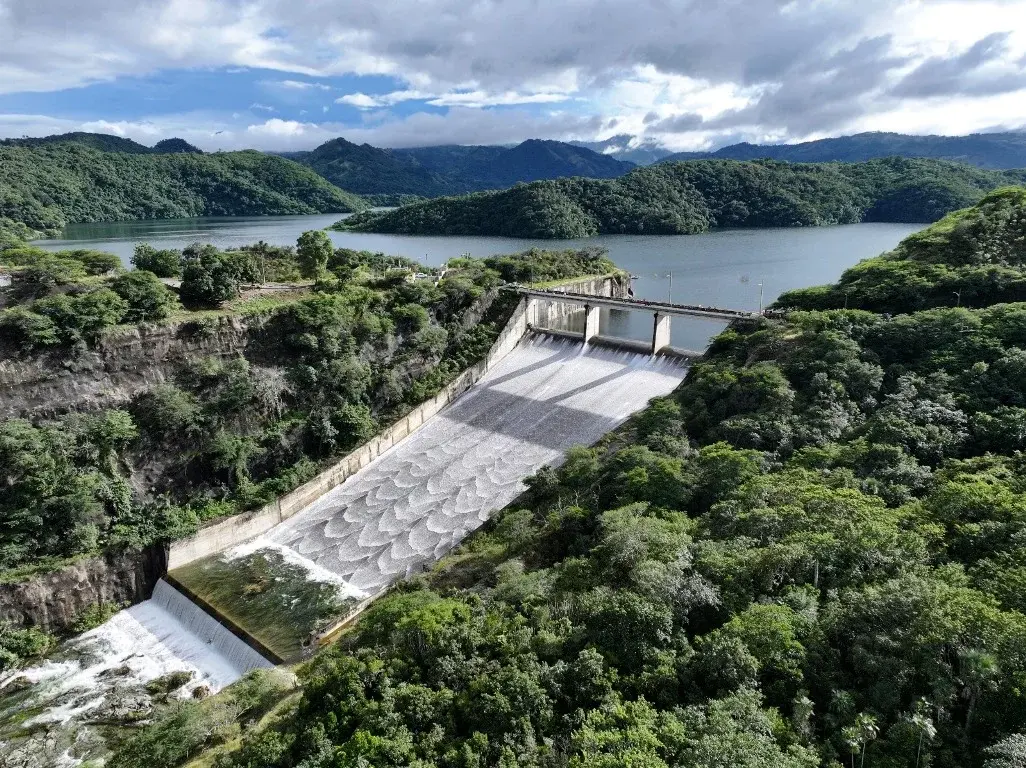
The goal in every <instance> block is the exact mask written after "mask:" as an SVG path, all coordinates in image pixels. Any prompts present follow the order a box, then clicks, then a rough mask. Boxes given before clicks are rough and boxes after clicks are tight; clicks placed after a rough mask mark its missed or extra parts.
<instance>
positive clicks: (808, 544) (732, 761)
mask: <svg viewBox="0 0 1026 768" xmlns="http://www.w3.org/2000/svg"><path fill="white" fill-rule="evenodd" d="M1024 194H1026V193H1023V192H1022V191H1021V190H1016V191H1014V192H1001V193H998V194H995V195H993V196H990V197H988V198H987V200H985V201H984V202H983V203H982V204H981V205H980V206H978V207H977V208H975V209H974V210H972V211H968V212H962V213H960V214H958V215H956V216H953V217H951V218H949V219H946V220H945V221H944V222H943V223H942V224H941V225H938V226H937V227H934V228H932V229H930V230H927V232H926V233H922V234H919V235H914V236H912V237H911V238H909V239H907V240H906V241H905V242H904V243H903V244H902V245H901V246H900V247H899V248H898V249H897V251H896V253H898V254H901V255H903V257H904V258H905V260H906V261H909V262H915V263H922V264H929V265H935V266H943V267H945V268H949V269H957V268H961V267H963V266H967V265H969V266H971V265H975V264H981V263H986V264H1007V265H1017V264H1020V263H1022V261H1023V237H1022V235H1021V234H1020V233H1021V232H1022V229H1021V226H1022V225H1021V222H1022V221H1023V220H1026V196H1024ZM919 285H920V287H921V288H922V289H923V290H926V291H929V290H931V286H930V283H929V278H928V277H926V278H923V279H922V280H920V281H919ZM984 303H987V302H986V300H981V306H980V307H979V308H974V309H967V308H965V307H960V308H954V307H949V308H944V309H931V310H927V311H921V312H914V313H909V314H904V315H901V316H897V317H890V316H888V315H885V314H877V313H873V312H867V311H863V310H851V309H849V310H843V309H841V310H830V311H810V312H797V313H792V314H790V315H788V316H786V317H776V318H763V319H760V320H759V321H757V322H751V323H746V324H739V325H737V326H735V327H732V328H730V329H728V330H727V331H725V332H724V333H723V334H721V335H720V336H719V337H718V338H717V339H716V340H715V342H714V343H713V345H712V347H711V349H710V350H709V352H708V354H707V355H706V357H705V358H704V359H703V360H701V361H699V362H697V363H696V364H695V365H694V366H693V367H692V368H691V370H690V372H689V374H688V377H687V379H686V381H685V382H684V383H683V384H682V385H681V387H680V388H679V389H678V390H677V391H676V392H675V393H674V394H673V395H671V396H670V397H666V398H661V399H659V400H657V401H655V402H653V404H652V405H651V406H650V407H649V408H648V409H647V410H645V411H644V412H642V413H640V414H638V415H637V416H636V417H634V418H633V419H631V421H630V422H628V423H627V424H626V425H625V426H624V427H623V428H622V429H620V430H619V431H618V432H617V433H616V434H614V435H613V436H611V437H610V438H608V439H606V440H605V441H603V442H602V443H601V444H600V445H599V446H597V447H594V448H584V447H580V448H576V449H574V450H572V451H571V452H570V454H569V456H568V457H567V460H566V462H565V463H564V464H563V465H562V466H561V467H559V468H557V469H545V470H543V471H541V472H539V473H538V474H537V475H536V476H535V477H534V478H532V479H531V480H530V481H529V482H528V492H527V493H526V495H525V496H523V497H521V498H520V499H518V500H517V501H516V503H515V504H514V505H512V506H511V507H509V508H507V509H506V510H504V511H503V512H501V513H500V514H499V515H497V516H496V517H495V518H494V519H493V520H492V521H491V522H490V523H489V524H488V526H486V528H485V529H483V530H481V531H479V532H477V533H475V534H473V535H471V536H470V537H469V538H468V539H467V540H466V541H465V542H464V543H463V544H462V546H461V547H460V548H458V549H457V550H456V551H454V552H453V553H451V554H450V555H449V556H447V557H445V558H443V559H442V561H441V562H440V563H439V564H438V565H437V566H436V567H435V568H433V569H432V570H431V572H429V573H427V574H424V575H421V576H417V577H415V578H414V579H412V580H411V581H410V582H407V583H405V584H403V585H401V586H399V587H397V588H396V589H394V590H393V591H392V592H391V593H390V594H388V595H386V596H385V597H384V598H382V599H381V600H380V601H378V602H377V603H376V604H375V605H373V606H372V607H371V608H370V609H369V610H368V611H367V612H366V613H365V614H363V616H362V617H361V619H360V620H359V622H358V624H357V625H356V627H355V628H354V629H353V630H352V631H350V632H348V633H347V634H344V635H343V636H342V638H341V639H340V641H339V642H338V643H337V645H335V646H334V647H331V648H328V649H325V650H323V651H321V652H320V653H319V654H318V656H316V657H315V658H314V660H313V661H312V662H310V663H309V664H307V665H305V666H304V668H302V669H301V670H300V673H299V675H300V683H301V685H302V691H301V693H296V692H294V691H293V690H292V689H291V688H284V687H280V688H279V691H278V692H277V693H275V694H269V695H268V700H269V701H271V702H274V701H280V702H281V705H280V707H279V709H278V710H277V715H276V716H275V717H270V718H267V719H266V720H264V721H263V722H262V723H257V717H258V716H259V713H260V712H262V711H266V710H267V709H268V708H269V707H270V706H271V704H268V703H266V702H265V703H264V705H263V707H264V709H263V710H260V709H258V708H256V707H255V706H254V705H252V704H247V703H246V702H247V691H249V690H252V688H253V686H255V685H256V684H257V683H258V682H259V681H261V680H263V679H265V678H262V677H261V676H260V675H256V676H253V677H252V678H250V679H249V680H247V682H245V683H243V684H240V685H238V686H235V687H232V688H229V689H228V690H227V691H226V692H223V693H221V694H219V695H218V696H216V697H213V698H211V699H209V700H207V701H204V702H200V703H198V704H196V703H190V704H188V705H186V706H183V705H181V704H178V703H176V704H175V705H173V706H169V707H168V708H167V709H166V711H165V713H164V714H163V715H162V716H160V717H158V718H156V719H155V720H154V722H153V723H152V724H150V725H148V726H146V727H144V728H143V729H141V730H140V731H139V732H138V733H137V734H136V735H135V736H134V737H133V738H132V739H130V740H129V741H128V742H127V743H126V744H125V745H124V746H123V747H122V748H121V749H120V750H119V751H118V752H117V753H116V754H115V755H114V757H113V759H112V760H111V761H110V763H109V764H110V765H112V766H113V767H114V768H147V767H148V766H150V765H152V764H153V763H152V761H153V760H154V759H156V758H157V757H158V756H159V757H161V758H163V759H164V760H165V762H163V763H162V764H163V765H167V766H172V765H178V764H181V763H184V762H185V761H186V760H187V759H188V758H189V757H191V756H192V755H194V754H195V752H196V751H200V750H204V749H206V750H210V749H212V748H213V749H215V750H217V751H219V752H221V753H222V754H221V755H219V756H217V757H216V759H215V756H214V755H213V754H210V753H209V752H208V753H207V754H206V755H204V756H203V760H204V764H207V765H210V764H216V765H217V766H218V768H252V767H253V766H261V768H264V767H266V768H292V767H295V766H303V767H304V768H328V767H329V766H356V765H369V766H376V768H400V766H402V767H404V768H405V767H406V766H418V768H428V766H439V767H441V766H446V767H447V768H448V767H457V766H459V767H460V768H463V767H464V766H525V767H528V768H551V767H555V766H559V767H560V768H594V767H598V768H614V767H616V768H619V767H620V766H639V767H641V766H643V767H644V768H670V767H671V766H681V767H687V768H721V767H726V766H730V767H731V768H766V766H774V767H775V768H839V767H840V766H859V767H860V768H861V767H863V766H873V767H874V768H910V767H913V766H914V767H916V768H925V767H926V766H929V767H931V768H1015V766H1020V765H1022V764H1023V762H1022V760H1023V756H1024V755H1026V734H1024V730H1026V725H1024V724H1026V689H1024V686H1023V680H1026V653H1024V649H1026V613H1024V612H1026V598H1024V595H1026V556H1024V549H1023V546H1022V545H1023V542H1024V541H1026V503H1024V499H1026V481H1024V477H1026V454H1024V453H1023V451H1024V450H1026V428H1024V427H1026V383H1024V381H1026V380H1024V370H1026V363H1024V361H1026V304H1021V303H1020V304H1000V305H992V304H991V305H987V306H983V304H984ZM247 707H249V709H248V710H247ZM226 711H228V712H239V711H243V712H250V714H242V715H239V716H237V720H238V722H239V724H240V726H241V728H242V733H243V735H242V739H241V745H240V742H239V741H238V740H236V735H237V733H238V731H237V730H231V731H228V729H224V730H225V731H226V732H227V733H228V734H230V735H226V736H225V737H223V738H221V739H218V740H216V741H215V742H214V743H215V746H213V747H212V743H211V740H209V739H207V740H204V739H206V736H205V734H208V733H211V732H212V731H213V729H215V728H217V727H222V728H223V726H220V724H221V723H223V720H224V713H225V712H226ZM254 711H255V712H256V713H257V715H256V716H254V715H253V714H251V713H252V712H254ZM168 755H171V756H172V757H170V758H168V757H165V756H168ZM175 755H177V756H178V757H175Z"/></svg>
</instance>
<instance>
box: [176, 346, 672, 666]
mask: <svg viewBox="0 0 1026 768" xmlns="http://www.w3.org/2000/svg"><path fill="white" fill-rule="evenodd" d="M685 373H686V364H685V363H683V362H682V361H680V360H675V359H672V358H665V357H652V356H650V355H646V354H639V353H637V352H633V351H624V350H617V349H610V348H603V347H595V346H583V345H582V344H581V343H580V342H575V341H572V340H567V339H558V338H552V337H548V336H544V335H537V336H529V337H528V338H526V339H525V340H524V341H522V342H521V344H520V345H519V346H518V347H517V348H516V349H515V350H514V351H513V352H511V353H510V354H509V355H508V356H507V357H506V358H505V359H504V360H502V361H501V362H500V363H499V364H498V365H497V366H495V367H494V368H493V369H492V370H491V371H490V372H489V373H488V374H487V375H486V376H485V377H484V378H483V379H482V380H481V381H480V382H479V383H478V384H477V385H476V386H475V387H474V388H473V389H471V390H470V391H469V392H467V393H466V394H465V395H464V396H463V397H462V398H460V399H459V400H458V401H457V402H456V403H454V404H453V405H451V406H449V407H448V408H446V409H445V410H444V411H442V412H441V413H440V414H438V415H437V416H436V417H434V418H433V419H431V420H430V421H429V422H427V423H426V424H425V425H424V426H423V427H422V428H421V429H420V430H418V431H417V432H415V433H414V434H413V435H411V436H410V437H408V438H406V439H405V440H403V441H402V442H400V443H399V444H397V445H396V446H394V447H393V448H392V449H390V450H389V451H387V452H386V453H384V454H382V455H381V456H380V457H379V458H378V459H376V460H375V461H374V462H372V463H371V464H369V465H368V466H367V467H365V468H364V469H362V470H361V471H360V472H358V473H357V474H356V475H354V476H353V477H351V478H350V479H349V480H347V481H346V482H345V483H343V484H342V485H340V486H339V487H337V488H336V489H334V490H333V491H330V492H329V493H327V494H325V495H324V496H323V497H321V498H320V499H319V500H317V501H316V502H314V503H313V504H311V505H310V506H309V507H307V508H306V509H304V510H302V511H301V512H299V513H298V514H296V515H295V516H294V517H292V518H291V519H289V520H287V521H285V522H284V523H282V524H280V525H279V526H277V527H276V528H274V529H272V530H271V531H269V532H268V533H267V534H265V535H264V536H262V537H260V538H258V539H256V540H255V541H253V542H250V543H249V544H247V545H243V546H242V547H240V548H237V549H236V550H234V551H232V552H229V553H226V554H224V555H221V556H216V557H213V558H208V559H206V560H201V561H198V562H197V563H194V564H190V565H189V566H186V567H184V568H182V569H179V570H177V571H174V572H172V575H173V577H174V578H175V579H176V580H177V581H178V582H180V583H182V584H183V585H184V586H185V587H187V588H188V589H189V590H190V591H191V592H193V593H195V594H197V595H199V596H201V597H202V598H203V600H204V601H205V602H207V603H208V604H209V605H212V606H213V607H214V608H215V609H216V610H217V611H219V612H220V613H222V614H223V615H224V616H226V617H227V618H229V619H231V621H232V622H234V623H235V624H236V625H238V626H241V627H242V628H243V629H244V630H245V631H247V632H250V633H251V634H252V635H253V636H254V637H255V638H257V639H258V640H259V641H260V642H261V643H263V644H264V645H266V646H267V647H269V648H272V649H273V650H274V651H275V652H276V653H278V654H280V655H281V657H282V658H287V659H288V658H296V657H297V655H298V654H299V653H301V648H300V647H299V645H297V644H298V643H300V642H301V641H302V638H303V636H304V635H308V634H309V633H311V632H315V631H316V630H317V629H318V628H323V623H324V620H325V619H326V615H325V614H326V613H331V612H332V611H336V612H337V611H339V610H341V611H343V612H344V611H345V610H346V609H347V608H351V607H353V606H354V605H355V604H356V603H358V602H359V601H360V600H362V599H364V598H365V597H367V596H370V595H373V594H376V593H378V592H380V591H381V590H382V589H383V588H385V587H387V586H388V585H389V584H390V583H392V582H394V581H395V580H397V579H400V578H403V577H405V576H407V575H409V574H412V573H416V572H418V571H420V570H422V569H423V568H424V567H425V565H427V564H429V563H431V562H434V561H435V560H437V559H438V558H440V557H441V556H442V555H444V554H445V553H446V552H447V551H449V550H450V549H451V548H452V547H454V546H455V545H456V544H458V543H459V542H460V541H461V540H462V539H463V538H464V537H465V536H466V535H467V534H468V533H470V532H471V531H473V530H474V529H476V528H478V527H479V526H480V525H481V524H482V523H483V522H485V520H487V519H488V517H489V516H490V515H491V514H493V513H494V512H496V511H497V510H499V509H501V508H502V507H504V506H506V505H507V504H509V503H510V502H511V501H513V500H514V499H515V498H516V497H517V496H518V495H519V494H520V493H521V492H522V491H523V490H524V487H525V486H524V480H525V478H527V477H529V476H530V475H532V474H534V473H535V472H536V471H537V470H538V469H540V468H541V467H542V466H544V465H546V464H549V465H554V464H558V463H559V462H560V461H561V460H562V458H563V456H564V455H565V453H566V451H567V449H568V448H570V447H571V446H574V445H578V444H585V445H587V444H590V443H593V442H595V441H596V440H598V439H599V438H600V437H601V436H602V435H604V434H605V433H607V432H609V431H610V430H611V429H613V428H614V427H616V426H617V425H618V424H620V423H622V422H623V421H624V420H625V419H626V418H627V417H628V416H630V415H631V414H632V413H634V412H636V411H638V410H640V409H642V408H644V407H645V405H646V404H647V403H648V401H649V400H650V399H651V398H653V397H656V396H659V395H666V394H668V393H669V392H671V391H672V390H673V389H674V388H675V387H676V386H677V385H678V384H679V383H680V382H681V380H682V379H683V377H684V375H685ZM255 561H256V565H254V562H255ZM282 569H286V570H288V569H291V571H292V574H291V577H290V576H289V575H288V574H283V570H282ZM297 573H301V578H297V577H296V574H297ZM309 582H314V584H313V585H311V584H310V583H309ZM254 584H255V585H256V586H254ZM324 585H331V586H330V589H332V590H334V591H335V593H336V595H337V596H339V597H340V599H341V601H340V602H338V603H337V604H336V605H335V606H333V605H332V603H331V600H330V599H329V597H328V595H327V592H326V590H327V589H328V587H326V586H324ZM311 603H318V604H319V606H318V608H317V609H316V610H314V609H312V608H311V609H309V610H308V607H309V606H308V604H311ZM278 612H284V613H286V614H287V615H284V616H280V617H275V616H274V614H275V613H278ZM335 618H337V616H336V617H335Z"/></svg>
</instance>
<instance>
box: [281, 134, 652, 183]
mask: <svg viewBox="0 0 1026 768" xmlns="http://www.w3.org/2000/svg"><path fill="white" fill-rule="evenodd" d="M286 157H288V158H289V159H291V160H295V161H296V162H298V163H301V164H303V165H306V166H308V167H310V168H312V169H313V170H314V171H316V172H317V173H318V174H320V175H321V176H323V177H324V178H325V179H327V180H328V181H330V182H331V183H332V184H335V185H336V186H339V187H341V188H342V189H345V190H347V191H349V192H356V193H357V194H364V195H374V194H389V195H397V194H398V195H403V194H405V195H419V196H422V197H438V196H440V195H453V194H463V193H465V192H477V191H481V190H487V189H504V188H506V187H510V186H513V185H514V184H516V183H518V182H521V181H538V180H541V179H556V178H560V177H564V176H587V177H590V178H596V179H612V178H617V177H619V176H623V175H624V174H625V173H627V172H628V171H630V170H631V169H632V168H634V164H633V163H629V162H624V161H622V160H617V159H616V158H614V157H610V156H608V155H603V154H600V153H598V152H594V151H592V150H590V149H588V148H586V147H580V146H576V145H573V144H567V143H565V142H561V141H545V140H541V139H530V140H528V141H525V142H523V143H521V144H518V145H517V146H515V147H496V146H459V145H449V146H438V147H417V148H412V149H380V148H378V147H372V146H371V145H370V144H354V143H352V142H350V141H346V140H345V139H343V138H338V139H332V140H331V141H329V142H326V143H324V144H322V145H321V146H319V147H317V148H316V149H314V150H312V151H310V152H292V153H288V154H287V155H286Z"/></svg>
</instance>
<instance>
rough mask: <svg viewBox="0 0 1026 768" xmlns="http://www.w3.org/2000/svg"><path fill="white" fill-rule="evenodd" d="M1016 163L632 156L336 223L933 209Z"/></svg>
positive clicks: (902, 213)
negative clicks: (585, 174) (595, 175)
mask: <svg viewBox="0 0 1026 768" xmlns="http://www.w3.org/2000/svg"><path fill="white" fill-rule="evenodd" d="M1024 178H1026V171H983V170H979V169H977V168H972V167H970V166H965V165H959V164H955V163H947V162H942V161H938V160H909V159H902V158H888V159H884V160H873V161H870V162H867V163H855V164H840V163H830V164H790V163H781V162H773V161H758V162H738V161H731V160H698V161H691V162H678V163H660V164H658V165H655V166H650V167H647V168H638V169H636V170H634V171H632V172H631V173H629V174H627V175H626V176H623V177H622V178H619V179H612V180H601V179H586V178H565V179H556V180H552V181H540V182H534V183H531V184H521V185H517V186H515V187H513V188H512V189H508V190H504V191H501V192H488V193H478V194H470V195H464V196H459V197H447V198H441V199H437V200H430V201H425V202H421V203H415V204H412V205H407V206H403V207H401V208H399V209H397V210H394V211H388V212H379V213H371V212H367V213H364V214H361V215H358V216H354V217H352V218H349V219H347V220H345V221H343V222H339V224H338V225H337V226H338V227H339V228H340V229H353V230H358V231H369V232H395V233H404V234H439V235H443V234H444V235H503V236H510V237H548V238H576V237H589V236H591V235H596V234H628V233H629V234H641V233H644V234H674V235H676V234H694V233H697V232H704V231H706V230H708V229H710V228H712V227H794V226H818V225H824V224H839V223H840V224H843V223H851V222H858V221H897V222H927V221H935V220H937V219H938V218H940V217H941V216H943V215H944V214H946V213H948V212H949V211H952V210H956V209H958V208H962V207H964V206H967V205H972V204H973V203H975V202H976V201H977V200H979V199H980V198H981V197H982V196H983V194H984V193H985V192H986V191H988V190H991V189H994V188H996V187H999V186H1004V185H1008V184H1016V183H1021V182H1022V181H1023V180H1024Z"/></svg>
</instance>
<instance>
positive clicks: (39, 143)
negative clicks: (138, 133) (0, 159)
mask: <svg viewBox="0 0 1026 768" xmlns="http://www.w3.org/2000/svg"><path fill="white" fill-rule="evenodd" d="M51 144H81V145H82V146H83V147H89V148H90V149H98V150H100V151H101V152H126V153H128V154H130V155H170V154H176V153H179V152H191V153H193V154H203V150H201V149H200V148H199V147H194V146H193V145H192V144H190V143H189V142H187V141H185V139H175V138H172V139H164V140H163V141H158V142H157V143H156V144H155V145H154V146H152V147H147V146H146V145H145V144H140V143H139V142H137V141H132V139H126V138H123V137H121V136H113V135H111V134H109V133H85V132H82V131H75V132H73V133H57V134H54V135H53V136H42V137H37V138H29V137H26V138H23V139H0V147H2V146H7V147H46V146H50V145H51Z"/></svg>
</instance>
